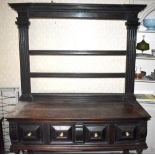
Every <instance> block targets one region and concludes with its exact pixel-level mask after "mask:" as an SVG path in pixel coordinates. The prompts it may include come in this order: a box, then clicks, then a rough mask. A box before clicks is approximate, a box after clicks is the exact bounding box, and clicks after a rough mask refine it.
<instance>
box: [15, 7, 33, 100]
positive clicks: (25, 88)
mask: <svg viewBox="0 0 155 155" xmlns="http://www.w3.org/2000/svg"><path fill="white" fill-rule="evenodd" d="M16 24H17V26H18V31H19V56H20V74H21V92H22V95H21V97H20V100H22V101H25V100H26V101H30V100H32V95H31V84H30V65H29V53H28V52H29V41H28V40H29V35H28V29H29V25H30V22H29V16H28V11H27V10H24V9H23V10H21V11H19V12H18V18H17V21H16Z"/></svg>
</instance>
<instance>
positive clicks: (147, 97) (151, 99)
mask: <svg viewBox="0 0 155 155" xmlns="http://www.w3.org/2000/svg"><path fill="white" fill-rule="evenodd" d="M135 96H136V99H137V101H139V102H144V103H154V104H155V96H154V95H152V94H135Z"/></svg>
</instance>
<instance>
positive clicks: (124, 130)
mask: <svg viewBox="0 0 155 155" xmlns="http://www.w3.org/2000/svg"><path fill="white" fill-rule="evenodd" d="M136 130H137V127H136V125H135V124H119V125H116V141H130V140H135V139H136V132H137V131H136Z"/></svg>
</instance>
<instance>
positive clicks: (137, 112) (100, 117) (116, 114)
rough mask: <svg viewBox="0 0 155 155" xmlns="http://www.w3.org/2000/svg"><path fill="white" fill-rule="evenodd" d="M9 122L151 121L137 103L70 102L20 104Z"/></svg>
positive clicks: (9, 117) (12, 113)
mask: <svg viewBox="0 0 155 155" xmlns="http://www.w3.org/2000/svg"><path fill="white" fill-rule="evenodd" d="M7 118H8V120H14V119H16V120H17V119H18V120H23V119H24V120H35V121H36V120H44V121H104V120H106V121H107V120H111V119H113V120H118V119H119V120H120V119H121V120H128V119H131V120H132V119H146V120H147V119H150V115H149V114H148V113H147V112H146V111H145V110H144V109H143V108H142V107H141V106H140V104H139V103H138V102H137V101H133V103H125V102H110V101H107V102H101V101H98V102H97V101H96V102H89V103H85V102H84V101H83V102H82V101H80V102H78V100H77V101H76V100H75V101H74V102H73V101H72V102H71V101H69V100H63V101H62V100H57V101H52V100H50V101H35V102H19V103H18V104H17V105H16V107H15V108H14V110H13V111H12V112H10V114H9V115H8V117H7Z"/></svg>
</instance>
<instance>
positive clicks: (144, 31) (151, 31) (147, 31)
mask: <svg viewBox="0 0 155 155" xmlns="http://www.w3.org/2000/svg"><path fill="white" fill-rule="evenodd" d="M137 32H138V33H155V30H138V31H137Z"/></svg>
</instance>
